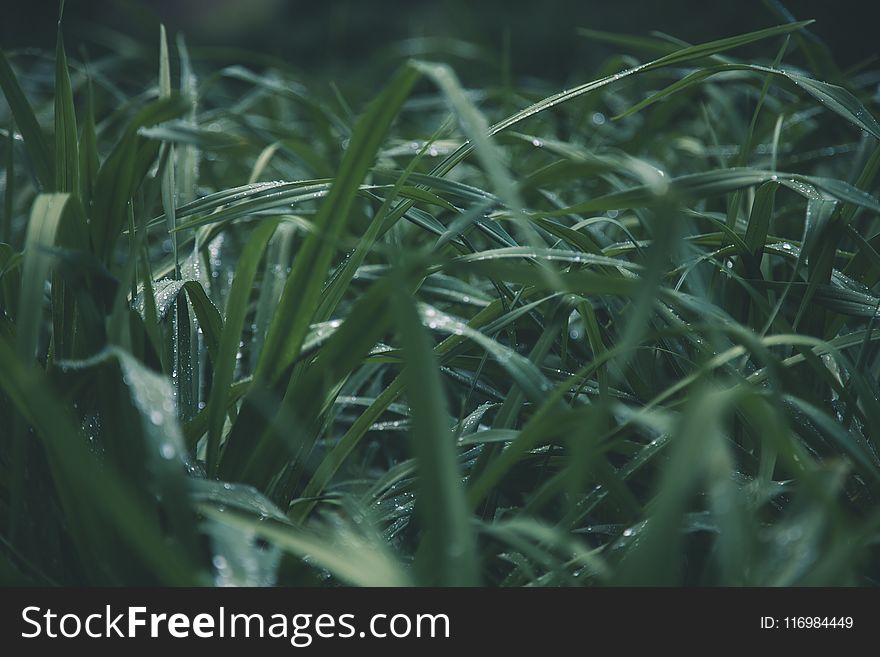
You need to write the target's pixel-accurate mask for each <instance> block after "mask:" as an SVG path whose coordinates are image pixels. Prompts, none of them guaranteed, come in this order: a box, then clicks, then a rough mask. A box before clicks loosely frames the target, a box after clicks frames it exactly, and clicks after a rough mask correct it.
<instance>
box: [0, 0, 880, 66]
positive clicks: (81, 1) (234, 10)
mask: <svg viewBox="0 0 880 657" xmlns="http://www.w3.org/2000/svg"><path fill="white" fill-rule="evenodd" d="M0 3H2V5H3V7H2V8H3V12H2V15H0V16H2V19H0V45H2V46H3V47H4V48H5V49H13V48H22V47H30V46H41V47H47V48H51V47H52V46H53V43H54V23H55V20H56V16H57V0H25V1H16V2H12V1H10V0H0ZM785 5H786V7H787V9H788V10H789V11H790V12H791V13H792V14H794V15H795V16H796V17H797V18H798V19H805V18H815V19H817V23H816V25H815V26H814V27H813V33H814V34H815V35H817V36H818V37H819V38H820V39H822V40H823V41H824V42H825V43H827V45H828V46H829V47H830V48H831V50H832V52H833V53H834V54H835V57H836V59H837V62H838V64H839V65H841V66H843V67H847V66H852V65H855V64H857V63H859V62H862V61H863V60H865V59H867V58H871V57H876V55H877V53H878V49H880V45H878V26H880V22H878V16H880V2H878V1H876V0H789V1H788V2H786V3H785ZM160 21H164V22H165V23H166V25H167V26H168V28H169V30H170V31H171V32H176V31H181V30H182V31H183V32H184V33H185V34H186V36H187V38H188V40H189V43H190V45H191V46H195V47H199V46H201V47H203V49H205V47H207V49H206V50H204V52H206V53H208V54H209V55H210V56H211V57H213V58H215V59H220V60H222V59H224V58H226V59H228V60H229V61H236V60H237V61H242V62H243V59H242V56H241V53H240V52H238V53H236V49H247V50H249V51H252V52H259V53H263V54H266V55H272V56H277V57H279V58H281V59H283V60H284V61H285V62H287V63H288V64H290V65H292V66H295V67H296V68H299V69H302V70H304V71H313V72H317V71H320V72H321V74H325V75H326V74H327V73H328V72H329V73H338V74H341V75H344V74H345V73H346V72H347V71H351V70H353V69H354V70H356V69H357V68H358V66H359V65H360V64H362V63H363V62H364V61H365V60H366V59H367V58H375V57H377V56H379V55H380V54H381V53H382V50H383V48H385V47H386V46H387V45H388V44H391V43H394V42H397V41H400V40H403V39H407V38H413V37H425V36H428V37H455V38H456V39H461V40H464V41H468V42H472V43H476V44H481V45H485V46H488V47H489V48H491V49H492V50H494V51H495V52H499V51H503V44H504V42H505V38H509V40H510V61H511V69H512V70H513V71H514V73H515V74H516V75H529V74H540V76H541V77H542V78H545V79H559V80H562V79H566V78H568V77H570V76H571V75H573V74H575V73H576V72H578V71H582V70H583V69H584V68H586V69H590V68H591V67H593V66H595V64H596V63H598V62H599V61H601V59H602V58H603V57H604V56H606V55H608V54H610V53H611V52H612V48H611V47H606V46H602V45H599V44H596V43H594V42H590V41H589V40H587V39H585V38H583V37H579V36H577V34H576V28H577V27H588V28H592V29H598V30H610V31H617V32H625V33H629V34H648V33H649V32H650V31H652V30H659V31H663V32H667V33H669V34H672V35H674V36H676V37H679V38H681V39H685V40H687V41H690V42H698V41H707V40H711V39H714V38H719V37H723V36H729V35H733V34H737V33H741V32H746V31H750V30H753V29H757V28H760V27H766V26H769V25H773V24H777V23H779V22H782V21H781V20H780V19H779V18H778V14H777V15H774V13H773V11H772V10H771V9H770V8H769V6H768V4H767V3H765V2H761V1H760V0H739V1H737V0H729V1H725V2H699V1H697V0H657V1H650V2H649V1H645V0H642V1H635V0H612V1H609V0H602V1H593V0H580V1H577V0H538V1H537V2H536V1H534V0H533V1H531V2H521V1H516V0H507V1H504V0H438V1H434V2H416V1H415V0H382V1H368V0H336V1H324V2H322V1H320V0H152V1H148V0H92V1H88V0H68V1H67V7H66V10H65V21H64V24H65V34H66V35H67V41H68V44H70V43H71V41H73V42H75V43H76V44H78V45H82V44H89V48H92V49H94V48H97V49H100V48H101V47H104V48H105V49H110V50H120V49H125V48H126V45H125V43H126V42H125V41H120V40H119V39H113V38H112V37H110V36H109V34H108V32H109V30H112V31H115V32H118V33H121V34H123V35H126V36H128V37H133V39H132V41H131V42H130V47H131V48H134V47H135V44H137V43H140V44H154V43H155V41H156V34H157V25H158V23H159V22H160ZM108 28H109V30H108ZM505 35H509V37H505ZM68 49H69V50H73V49H71V48H70V46H68ZM123 54H125V53H123ZM128 54H134V53H128Z"/></svg>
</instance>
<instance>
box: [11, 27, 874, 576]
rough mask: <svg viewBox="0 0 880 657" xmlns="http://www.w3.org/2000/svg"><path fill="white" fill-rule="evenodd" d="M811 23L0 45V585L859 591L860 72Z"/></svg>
mask: <svg viewBox="0 0 880 657" xmlns="http://www.w3.org/2000/svg"><path fill="white" fill-rule="evenodd" d="M808 29H809V28H808V27H807V24H806V23H787V24H784V25H781V26H778V27H772V28H768V29H764V30H760V31H758V32H754V33H751V34H747V35H743V36H736V37H731V38H728V39H723V40H721V41H716V42H712V43H706V44H701V45H688V44H683V43H681V42H678V41H675V40H673V39H671V38H666V37H650V38H641V37H640V38H629V37H624V36H621V35H608V34H597V33H593V32H587V31H583V32H582V33H581V34H580V37H579V38H587V39H601V40H603V41H605V42H611V43H615V44H617V45H619V46H620V47H621V49H623V50H624V51H626V52H627V53H628V54H626V55H624V56H620V57H615V58H612V59H610V60H609V61H607V62H606V63H605V65H604V66H603V67H602V69H601V70H599V71H598V72H597V73H596V76H594V77H595V79H593V81H587V82H585V83H583V84H581V85H580V86H573V87H572V88H569V89H567V90H564V91H561V92H558V93H555V94H554V93H553V90H552V89H548V87H547V86H546V85H544V84H542V83H541V82H539V81H528V82H524V83H522V84H521V85H520V84H516V83H513V82H510V80H515V76H511V75H502V76H500V77H497V78H492V77H491V76H486V77H487V80H486V82H487V83H486V85H485V86H483V87H482V88H465V87H463V86H462V84H461V83H460V82H459V80H458V78H457V77H456V75H455V74H454V73H453V69H452V68H450V67H448V66H447V65H445V64H437V63H432V62H428V61H405V62H401V63H400V66H399V68H398V70H397V73H396V74H394V75H393V76H391V77H390V78H389V79H388V80H387V84H386V86H385V87H384V89H382V90H381V91H380V92H379V93H377V94H375V97H374V98H373V99H372V101H371V102H369V103H368V104H367V103H361V102H359V101H355V100H353V98H354V97H356V96H357V94H351V95H350V94H348V93H347V91H346V89H344V88H343V89H337V90H335V92H334V89H332V88H331V87H330V85H326V83H325V84H316V83H305V82H303V79H302V78H301V77H299V76H298V75H297V74H296V73H295V72H292V71H291V70H289V69H286V68H284V67H279V68H257V67H244V66H230V67H226V68H222V69H220V70H212V68H211V65H210V62H206V61H201V60H199V59H198V58H193V60H192V61H191V59H190V57H189V55H188V52H187V49H186V45H185V42H184V41H183V39H182V38H178V39H177V40H176V41H171V43H169V40H168V39H167V38H166V35H165V33H164V31H163V33H162V34H161V37H160V46H161V47H160V49H159V52H160V54H159V61H158V76H157V75H156V72H155V66H153V65H151V67H150V68H147V67H146V64H145V62H143V61H140V60H136V61H130V60H125V59H122V58H120V57H118V56H113V57H102V58H99V59H95V60H93V61H91V62H86V61H81V60H77V61H73V60H72V59H71V60H70V61H68V60H67V58H66V56H65V50H64V46H63V43H62V38H61V34H60V32H59V38H58V47H57V50H56V53H55V56H54V58H50V57H46V56H43V55H34V54H33V53H5V54H3V55H2V58H0V86H2V91H3V94H4V96H5V99H6V104H4V105H3V106H2V107H0V122H2V125H3V127H4V130H3V132H2V135H3V143H2V162H3V165H2V167H3V175H2V178H3V179H4V185H5V186H4V198H5V205H4V207H3V212H2V219H0V241H2V244H0V526H2V530H0V535H2V546H0V580H2V581H4V582H6V583H31V584H45V583H51V584H86V583H88V584H144V583H146V584H153V583H160V584H169V585H191V584H211V583H214V584H221V585H226V584H240V585H255V584H262V585H266V584H279V585H297V584H317V583H326V584H327V585H334V584H339V583H344V584H356V585H395V584H419V585H435V584H439V585H477V584H483V585H503V586H522V585H582V584H709V585H714V584H722V585H817V584H873V583H875V582H876V581H877V578H878V577H880V555H878V551H877V541H878V538H880V511H878V505H877V501H878V496H880V455H878V443H877V441H878V437H880V386H878V373H880V353H878V349H877V341H878V339H880V327H878V326H876V319H875V318H876V317H877V314H878V309H880V296H878V292H877V284H878V282H880V255H878V249H880V223H878V213H880V201H878V198H877V192H878V188H880V185H878V181H877V173H878V167H880V148H878V139H880V124H878V122H877V120H876V119H875V118H874V115H873V114H872V107H874V106H875V105H876V96H874V97H873V98H872V96H871V94H872V93H874V92H875V90H876V88H877V84H878V80H880V76H878V72H877V71H873V70H872V71H868V70H858V71H851V72H842V71H840V70H838V69H837V68H836V67H835V66H834V64H833V61H832V60H831V59H830V58H829V57H828V54H827V53H826V52H825V51H823V50H822V48H821V47H820V46H818V45H817V44H816V42H815V41H814V40H813V39H811V38H809V37H808V35H807V30H808ZM805 35H807V36H805ZM572 38H575V37H572ZM743 47H746V50H745V51H747V52H749V53H752V52H763V53H764V54H765V56H764V57H763V58H762V57H760V56H758V57H749V59H741V58H738V53H742V52H743V50H742V48H743ZM584 79H585V80H588V79H590V78H589V77H585V78H584ZM502 80H504V82H503V83H502Z"/></svg>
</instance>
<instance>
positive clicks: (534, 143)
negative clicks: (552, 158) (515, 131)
mask: <svg viewBox="0 0 880 657" xmlns="http://www.w3.org/2000/svg"><path fill="white" fill-rule="evenodd" d="M532 146H534V147H535V148H542V147H543V146H544V142H542V141H541V140H540V139H532Z"/></svg>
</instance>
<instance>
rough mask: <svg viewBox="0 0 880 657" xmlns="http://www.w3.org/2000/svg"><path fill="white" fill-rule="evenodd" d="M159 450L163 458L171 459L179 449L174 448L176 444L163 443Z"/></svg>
mask: <svg viewBox="0 0 880 657" xmlns="http://www.w3.org/2000/svg"><path fill="white" fill-rule="evenodd" d="M159 452H160V453H161V454H162V458H163V459H166V460H168V461H170V460H171V459H173V458H174V456H175V455H176V454H177V450H176V449H174V445H172V444H171V443H162V447H160V448H159Z"/></svg>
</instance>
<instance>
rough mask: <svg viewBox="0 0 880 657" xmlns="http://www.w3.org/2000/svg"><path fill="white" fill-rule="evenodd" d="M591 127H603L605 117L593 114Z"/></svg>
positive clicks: (600, 113) (599, 113)
mask: <svg viewBox="0 0 880 657" xmlns="http://www.w3.org/2000/svg"><path fill="white" fill-rule="evenodd" d="M592 121H593V125H604V124H605V115H604V114H602V112H593V118H592Z"/></svg>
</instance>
